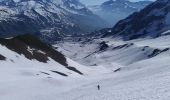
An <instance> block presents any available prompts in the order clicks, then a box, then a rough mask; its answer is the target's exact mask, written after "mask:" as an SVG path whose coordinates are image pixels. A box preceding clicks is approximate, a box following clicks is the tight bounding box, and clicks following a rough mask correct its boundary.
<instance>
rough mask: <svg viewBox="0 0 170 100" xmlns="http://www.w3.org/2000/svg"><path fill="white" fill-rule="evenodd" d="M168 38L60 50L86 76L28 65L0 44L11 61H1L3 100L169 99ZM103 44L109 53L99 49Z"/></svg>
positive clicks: (110, 41) (72, 45)
mask: <svg viewBox="0 0 170 100" xmlns="http://www.w3.org/2000/svg"><path fill="white" fill-rule="evenodd" d="M168 38H169V36H162V37H159V38H157V39H142V40H133V41H126V42H124V41H121V40H119V41H118V40H116V41H115V40H113V39H110V38H104V39H95V40H92V41H88V42H83V43H82V42H70V41H68V42H67V41H65V42H62V43H58V44H56V45H54V47H58V48H57V50H59V51H62V53H63V54H65V55H66V56H67V63H68V65H69V66H73V67H75V68H76V69H78V70H79V71H81V72H82V73H83V75H80V74H78V73H76V72H74V71H71V70H68V69H67V68H66V67H64V66H63V65H61V64H59V63H57V62H55V61H54V60H52V59H50V60H49V61H48V63H42V62H39V61H36V60H28V59H27V58H25V56H24V55H19V54H17V53H15V52H14V51H11V50H9V49H8V48H6V47H5V46H2V45H0V55H2V56H4V57H6V60H5V61H4V60H1V61H0V70H1V73H0V79H1V80H0V100H169V99H170V86H169V84H170V62H169V61H170V51H169V49H166V50H164V49H165V48H169V47H170V46H169V43H168ZM102 41H106V44H107V45H108V48H106V49H103V50H100V49H99V48H101V44H100V43H101V42H102ZM158 43H159V44H158ZM156 44H157V45H156ZM157 49H159V50H160V51H159V50H157ZM161 50H164V51H161ZM70 58H71V59H70ZM72 59H73V60H74V61H73V60H72ZM77 62H78V63H77ZM55 71H57V72H60V73H56V72H55ZM61 73H62V74H61ZM65 75H67V76H65ZM98 85H100V90H98V88H97V86H98Z"/></svg>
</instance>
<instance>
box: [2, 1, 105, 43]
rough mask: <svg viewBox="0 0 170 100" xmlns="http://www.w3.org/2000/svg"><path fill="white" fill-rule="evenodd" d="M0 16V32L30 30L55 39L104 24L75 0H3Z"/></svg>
mask: <svg viewBox="0 0 170 100" xmlns="http://www.w3.org/2000/svg"><path fill="white" fill-rule="evenodd" d="M0 16H1V18H0V30H1V31H0V36H11V35H17V34H23V33H32V34H35V35H38V36H39V37H41V38H45V39H46V40H56V39H59V38H61V37H62V36H65V35H77V34H78V35H80V34H84V33H88V32H90V31H94V30H95V29H99V28H101V27H103V26H104V21H102V19H100V18H99V17H98V16H97V15H95V14H93V13H92V12H91V11H90V10H88V9H87V8H86V7H85V6H84V5H83V4H81V3H80V2H78V1H77V0H19V1H13V0H4V1H2V2H0ZM94 22H95V23H94ZM87 26H88V27H87ZM89 26H90V27H89Z"/></svg>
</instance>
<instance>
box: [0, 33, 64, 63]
mask: <svg viewBox="0 0 170 100" xmlns="http://www.w3.org/2000/svg"><path fill="white" fill-rule="evenodd" d="M0 44H1V45H4V46H6V47H7V48H8V49H10V50H12V51H15V52H16V53H18V54H23V55H24V56H25V57H26V58H28V59H30V60H32V59H36V60H38V61H40V62H44V63H47V61H48V60H49V58H52V59H53V60H55V61H56V62H58V63H60V64H62V65H64V66H67V63H66V58H65V56H64V55H63V54H61V53H60V52H58V51H56V50H54V49H53V48H52V47H51V46H49V45H47V44H45V43H43V42H41V41H40V40H38V39H37V38H35V37H33V36H32V35H29V34H27V35H22V36H17V37H15V38H12V39H0Z"/></svg>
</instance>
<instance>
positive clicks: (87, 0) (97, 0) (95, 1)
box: [80, 0, 155, 5]
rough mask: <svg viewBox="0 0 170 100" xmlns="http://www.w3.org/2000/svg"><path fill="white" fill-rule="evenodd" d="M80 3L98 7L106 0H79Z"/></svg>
mask: <svg viewBox="0 0 170 100" xmlns="http://www.w3.org/2000/svg"><path fill="white" fill-rule="evenodd" d="M80 1H81V2H82V3H83V4H85V5H99V4H102V3H103V2H105V1H108V0H80ZM129 1H133V2H138V1H155V0H129Z"/></svg>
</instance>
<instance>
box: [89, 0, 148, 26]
mask: <svg viewBox="0 0 170 100" xmlns="http://www.w3.org/2000/svg"><path fill="white" fill-rule="evenodd" d="M150 3H151V2H150V1H145V0H144V1H138V2H131V1H128V0H108V1H105V2H104V3H102V4H101V5H93V6H89V9H90V10H92V11H93V12H94V13H95V14H97V15H99V16H100V17H101V18H103V19H105V20H106V21H107V22H108V24H109V25H108V26H107V27H112V26H113V25H115V24H116V23H117V22H118V21H119V20H122V19H124V18H126V17H127V16H128V15H130V14H132V13H134V12H136V11H139V10H141V9H143V8H144V7H145V6H147V5H149V4H150Z"/></svg>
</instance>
